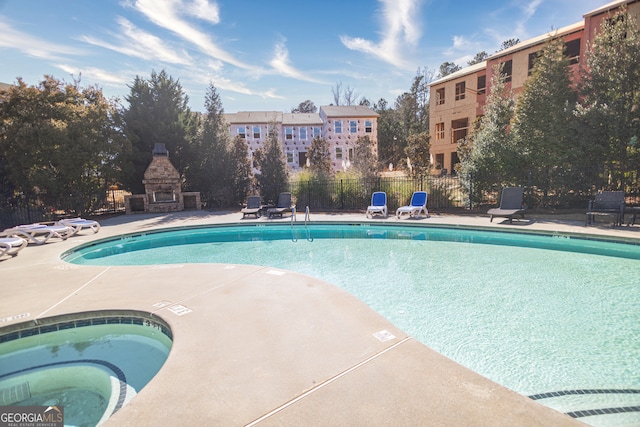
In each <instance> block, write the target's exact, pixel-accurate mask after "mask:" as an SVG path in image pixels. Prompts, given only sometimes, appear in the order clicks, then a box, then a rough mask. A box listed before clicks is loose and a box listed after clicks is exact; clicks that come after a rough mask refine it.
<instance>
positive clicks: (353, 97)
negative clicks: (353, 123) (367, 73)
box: [344, 86, 358, 105]
mask: <svg viewBox="0 0 640 427" xmlns="http://www.w3.org/2000/svg"><path fill="white" fill-rule="evenodd" d="M357 99H358V94H357V93H356V90H355V89H354V88H352V87H351V86H347V88H346V89H345V90H344V104H345V105H354V104H355V103H356V101H357Z"/></svg>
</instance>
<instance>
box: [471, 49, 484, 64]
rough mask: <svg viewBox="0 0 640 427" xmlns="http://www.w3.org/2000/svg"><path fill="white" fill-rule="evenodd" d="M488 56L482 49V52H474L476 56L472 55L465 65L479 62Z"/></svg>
mask: <svg viewBox="0 0 640 427" xmlns="http://www.w3.org/2000/svg"><path fill="white" fill-rule="evenodd" d="M488 57H489V54H488V53H487V52H486V51H484V50H483V51H482V52H478V53H476V56H474V57H473V59H472V60H470V61H468V62H467V65H475V64H479V63H481V62H482V61H484V60H485V59H487V58H488Z"/></svg>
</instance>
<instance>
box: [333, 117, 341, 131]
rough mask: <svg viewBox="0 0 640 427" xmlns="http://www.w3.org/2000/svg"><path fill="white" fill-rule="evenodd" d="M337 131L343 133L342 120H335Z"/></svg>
mask: <svg viewBox="0 0 640 427" xmlns="http://www.w3.org/2000/svg"><path fill="white" fill-rule="evenodd" d="M334 130H335V133H342V120H336V121H335V129H334Z"/></svg>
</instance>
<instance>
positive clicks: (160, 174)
mask: <svg viewBox="0 0 640 427" xmlns="http://www.w3.org/2000/svg"><path fill="white" fill-rule="evenodd" d="M142 183H143V184H144V190H145V194H134V195H131V196H128V197H126V198H125V210H126V213H128V214H129V213H137V212H149V213H165V212H180V211H183V210H185V209H188V210H199V209H200V193H199V192H186V193H183V192H182V191H181V183H180V173H178V170H177V169H176V168H175V167H174V166H173V164H172V163H171V161H170V160H169V152H168V151H167V149H166V147H165V145H164V144H155V147H154V148H153V158H152V159H151V163H150V164H149V166H148V167H147V170H146V171H145V172H144V179H143V180H142Z"/></svg>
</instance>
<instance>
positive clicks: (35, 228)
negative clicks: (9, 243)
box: [0, 223, 73, 245]
mask: <svg viewBox="0 0 640 427" xmlns="http://www.w3.org/2000/svg"><path fill="white" fill-rule="evenodd" d="M72 235H73V228H71V227H67V226H66V225H46V224H38V223H36V224H28V225H18V226H16V227H13V228H7V229H6V230H4V231H3V232H2V233H0V237H22V238H23V239H25V240H27V241H28V242H29V243H35V244H36V245H42V244H44V243H47V241H49V239H51V238H53V237H56V238H58V239H62V240H66V239H67V238H68V237H69V236H72Z"/></svg>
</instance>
